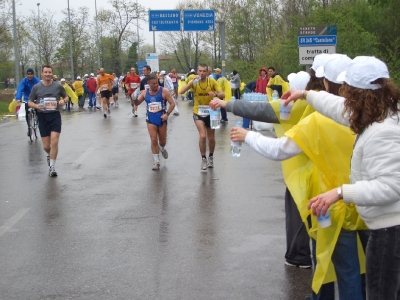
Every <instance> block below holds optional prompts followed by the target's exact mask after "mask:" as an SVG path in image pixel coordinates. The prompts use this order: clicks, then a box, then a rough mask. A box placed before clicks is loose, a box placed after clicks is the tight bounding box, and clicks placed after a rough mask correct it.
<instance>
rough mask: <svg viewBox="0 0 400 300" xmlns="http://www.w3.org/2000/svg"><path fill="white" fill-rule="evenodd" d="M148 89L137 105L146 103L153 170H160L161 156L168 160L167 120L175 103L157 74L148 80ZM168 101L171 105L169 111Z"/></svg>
mask: <svg viewBox="0 0 400 300" xmlns="http://www.w3.org/2000/svg"><path fill="white" fill-rule="evenodd" d="M147 84H148V86H149V88H148V89H145V90H144V91H142V92H141V94H140V95H139V96H138V98H137V100H136V105H140V104H141V103H142V102H143V101H146V122H147V130H148V131H149V135H150V140H151V152H152V153H153V158H154V164H153V168H152V170H159V169H160V156H159V153H160V151H161V154H162V156H163V157H164V158H165V159H167V158H168V152H167V149H165V148H164V147H165V145H166V143H167V120H168V116H169V115H170V114H171V112H172V111H173V109H174V106H175V103H174V100H173V99H172V97H171V94H170V93H169V92H168V91H167V90H166V89H164V88H163V87H160V86H159V85H158V78H157V75H155V74H150V75H149V76H148V78H147ZM166 101H167V102H168V103H169V108H168V111H166V110H165V108H166V104H165V103H166Z"/></svg>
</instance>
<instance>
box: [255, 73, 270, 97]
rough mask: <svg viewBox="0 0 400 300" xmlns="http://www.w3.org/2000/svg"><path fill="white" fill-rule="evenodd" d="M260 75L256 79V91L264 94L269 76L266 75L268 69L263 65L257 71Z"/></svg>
mask: <svg viewBox="0 0 400 300" xmlns="http://www.w3.org/2000/svg"><path fill="white" fill-rule="evenodd" d="M258 73H259V74H260V77H258V79H257V81H256V89H255V92H256V93H261V94H266V93H267V85H268V81H269V77H268V76H267V74H268V70H267V68H266V67H263V68H262V69H260V70H259V71H258Z"/></svg>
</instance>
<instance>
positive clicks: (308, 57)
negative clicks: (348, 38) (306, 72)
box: [299, 46, 336, 65]
mask: <svg viewBox="0 0 400 300" xmlns="http://www.w3.org/2000/svg"><path fill="white" fill-rule="evenodd" d="M322 53H326V54H332V53H336V46H310V47H299V64H300V65H312V63H313V61H314V57H316V56H317V55H318V54H322Z"/></svg>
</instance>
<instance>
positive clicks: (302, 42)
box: [298, 35, 337, 46]
mask: <svg viewBox="0 0 400 300" xmlns="http://www.w3.org/2000/svg"><path fill="white" fill-rule="evenodd" d="M298 43H299V46H329V45H336V44H337V41H336V35H313V36H299V37H298Z"/></svg>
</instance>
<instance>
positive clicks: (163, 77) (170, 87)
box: [158, 70, 179, 116]
mask: <svg viewBox="0 0 400 300" xmlns="http://www.w3.org/2000/svg"><path fill="white" fill-rule="evenodd" d="M158 81H159V82H161V81H162V83H163V84H162V85H161V84H160V85H161V86H163V87H165V88H166V89H167V91H168V92H169V93H170V94H171V96H172V99H173V100H174V102H175V107H174V113H173V115H174V116H179V110H178V103H177V101H176V94H175V88H174V84H173V83H172V80H171V78H170V77H169V75H168V74H167V72H165V71H164V70H163V71H161V72H160V78H159V79H158Z"/></svg>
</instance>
